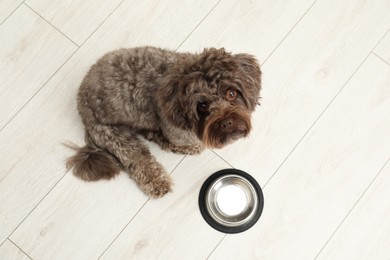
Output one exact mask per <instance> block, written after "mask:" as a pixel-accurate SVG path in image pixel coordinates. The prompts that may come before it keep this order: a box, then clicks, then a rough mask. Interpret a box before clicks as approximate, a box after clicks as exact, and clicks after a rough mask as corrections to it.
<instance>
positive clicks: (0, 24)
mask: <svg viewBox="0 0 390 260" xmlns="http://www.w3.org/2000/svg"><path fill="white" fill-rule="evenodd" d="M24 2H25V1H23V2H21V3H20V4H19V5H18V6H17V7H16V8H15V9H14V10H12V12H11V13H10V14H9V15H8V16H7V17H6V18H5V19H4V20H3V21H2V22H1V23H0V26H2V25H3V24H4V23H5V21H7V20H8V18H10V17H11V16H12V15H13V14H14V13H15V12H16V10H18V9H19V7H20V6H21V5H22V4H24Z"/></svg>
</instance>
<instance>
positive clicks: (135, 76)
mask: <svg viewBox="0 0 390 260" xmlns="http://www.w3.org/2000/svg"><path fill="white" fill-rule="evenodd" d="M260 90H261V70H260V65H259V63H258V61H257V59H256V58H255V57H254V56H252V55H250V54H244V53H240V54H232V53H229V52H227V51H225V49H223V48H221V49H216V48H206V49H204V50H203V52H201V53H196V54H193V53H179V52H175V51H171V50H166V49H161V48H155V47H151V46H146V47H137V48H130V49H119V50H116V51H113V52H110V53H107V54H106V55H104V56H103V57H102V58H101V59H99V60H98V61H97V62H96V64H94V65H93V66H92V67H91V68H90V70H89V72H88V73H87V75H86V76H85V78H84V79H83V81H82V83H81V86H80V88H79V91H78V95H77V108H78V111H79V114H80V116H81V118H82V121H83V123H84V125H85V130H86V131H85V140H86V146H84V147H77V146H72V148H73V149H75V150H77V153H76V155H74V156H72V157H70V158H69V159H68V161H67V168H68V169H71V168H73V173H74V175H75V176H77V177H78V178H80V179H82V180H85V181H96V180H99V179H110V178H112V177H114V176H115V175H117V174H118V173H119V172H120V171H121V170H124V171H126V172H128V173H129V175H130V178H132V179H133V180H134V181H135V182H136V183H137V184H138V186H139V187H140V189H141V190H142V191H143V192H144V193H145V194H146V195H148V196H150V197H152V198H159V197H162V196H164V195H165V194H166V193H167V192H170V191H172V180H171V177H170V175H169V174H168V173H167V172H166V170H165V169H164V167H163V166H162V165H161V164H160V163H159V162H158V161H156V159H155V157H154V156H153V155H152V154H151V153H150V151H149V149H148V147H147V145H145V143H144V142H143V141H142V139H141V138H140V136H143V137H144V138H145V139H147V140H149V141H154V142H156V143H157V144H158V145H160V146H161V148H162V149H163V150H168V151H172V152H175V153H183V154H198V153H200V152H202V151H203V150H204V149H205V148H222V147H224V146H226V145H228V144H230V143H232V142H234V141H236V140H237V139H239V138H243V137H247V136H248V134H249V132H250V131H251V114H252V112H253V111H254V110H255V108H256V106H257V105H258V104H259V99H260Z"/></svg>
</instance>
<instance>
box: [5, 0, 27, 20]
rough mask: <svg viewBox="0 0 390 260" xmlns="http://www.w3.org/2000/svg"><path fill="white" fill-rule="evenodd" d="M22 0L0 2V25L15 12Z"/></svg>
mask: <svg viewBox="0 0 390 260" xmlns="http://www.w3.org/2000/svg"><path fill="white" fill-rule="evenodd" d="M22 2H23V0H1V1H0V24H1V23H2V22H4V21H5V19H7V17H8V16H9V15H10V14H11V13H12V12H13V11H15V10H16V9H17V8H18V6H19V5H20V4H21V3H22Z"/></svg>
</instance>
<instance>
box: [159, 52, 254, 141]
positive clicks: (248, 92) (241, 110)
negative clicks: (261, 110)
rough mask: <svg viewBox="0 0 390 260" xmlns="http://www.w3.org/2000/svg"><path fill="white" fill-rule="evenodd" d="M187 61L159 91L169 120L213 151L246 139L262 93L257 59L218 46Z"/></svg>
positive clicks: (183, 59) (187, 57)
mask: <svg viewBox="0 0 390 260" xmlns="http://www.w3.org/2000/svg"><path fill="white" fill-rule="evenodd" d="M181 58H182V60H180V61H179V62H178V64H177V65H176V66H174V68H173V69H172V70H171V71H170V74H169V75H168V78H167V79H166V81H165V83H164V84H163V86H162V87H161V88H159V91H158V101H159V105H160V107H161V108H162V110H163V111H162V113H164V114H165V117H166V118H167V119H168V120H170V121H171V123H173V124H174V125H175V126H177V127H180V128H183V129H188V130H191V131H193V132H194V133H195V134H196V135H197V136H198V138H199V139H200V140H202V142H203V143H204V144H205V145H206V146H207V147H210V148H221V147H223V146H225V145H227V144H229V143H231V142H233V141H235V140H237V139H239V138H241V137H246V136H247V135H248V134H249V132H250V130H251V113H252V112H253V111H254V109H255V107H256V105H257V104H258V100H259V95H260V89H261V71H260V66H259V64H258V62H257V60H256V59H255V58H254V57H253V56H252V55H249V54H235V55H233V54H231V53H228V52H226V51H225V50H224V49H214V48H211V49H205V50H204V51H203V52H202V53H201V54H198V55H183V57H181Z"/></svg>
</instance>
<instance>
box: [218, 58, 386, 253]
mask: <svg viewBox="0 0 390 260" xmlns="http://www.w3.org/2000/svg"><path fill="white" fill-rule="evenodd" d="M389 84H390V66H388V65H387V64H385V63H384V62H383V61H382V60H380V59H378V58H377V57H376V56H374V55H370V57H369V58H368V59H367V60H366V62H365V63H364V64H363V65H362V67H361V68H360V69H359V71H358V72H357V73H356V74H355V76H354V77H353V78H352V79H351V81H350V82H349V84H348V85H347V86H346V87H345V89H343V91H342V92H341V93H340V94H339V95H338V97H337V98H336V99H335V101H334V103H333V104H332V105H331V106H330V107H329V109H328V110H327V111H326V112H325V114H324V115H323V116H322V118H321V119H320V120H319V121H318V122H317V123H316V125H315V126H314V127H313V128H312V129H311V130H310V132H309V133H308V135H307V136H306V137H305V138H304V139H303V140H302V142H301V144H300V145H299V146H298V147H297V149H296V150H295V151H294V153H293V154H292V155H291V156H290V157H289V158H288V160H287V161H286V162H285V163H284V164H283V166H282V167H281V168H280V170H279V171H278V173H277V175H276V176H275V177H274V178H273V179H272V180H271V182H270V183H269V184H268V185H267V186H266V187H265V189H264V193H265V194H264V197H265V208H264V212H263V216H262V217H261V218H260V220H259V223H257V225H256V226H254V228H253V229H251V230H249V231H248V232H244V233H242V234H240V235H236V236H233V235H228V236H227V237H226V239H224V240H223V242H222V243H221V244H220V245H219V247H218V248H217V249H216V251H214V253H213V255H212V257H211V259H255V258H256V259H313V258H314V257H315V256H316V255H317V254H318V252H319V251H320V249H321V248H322V247H323V245H324V244H325V243H326V241H327V240H328V239H329V238H330V236H331V235H332V233H333V232H334V231H335V230H336V228H337V227H338V225H339V224H340V223H341V222H342V220H343V218H344V217H345V216H346V215H347V214H348V212H349V211H350V209H351V208H352V207H353V206H354V204H355V203H356V201H358V199H359V198H360V196H361V195H362V193H363V192H364V190H365V189H366V187H367V186H368V185H369V183H370V182H371V181H372V180H373V179H374V177H375V176H376V174H377V173H378V172H379V170H380V169H381V168H382V167H383V165H384V164H385V162H386V161H387V160H388V158H389V156H390V149H389V148H390V138H388V137H389V134H388V133H389V132H390V121H389V120H386V119H387V118H388V115H389V112H390V88H389V87H388V86H389Z"/></svg>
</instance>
